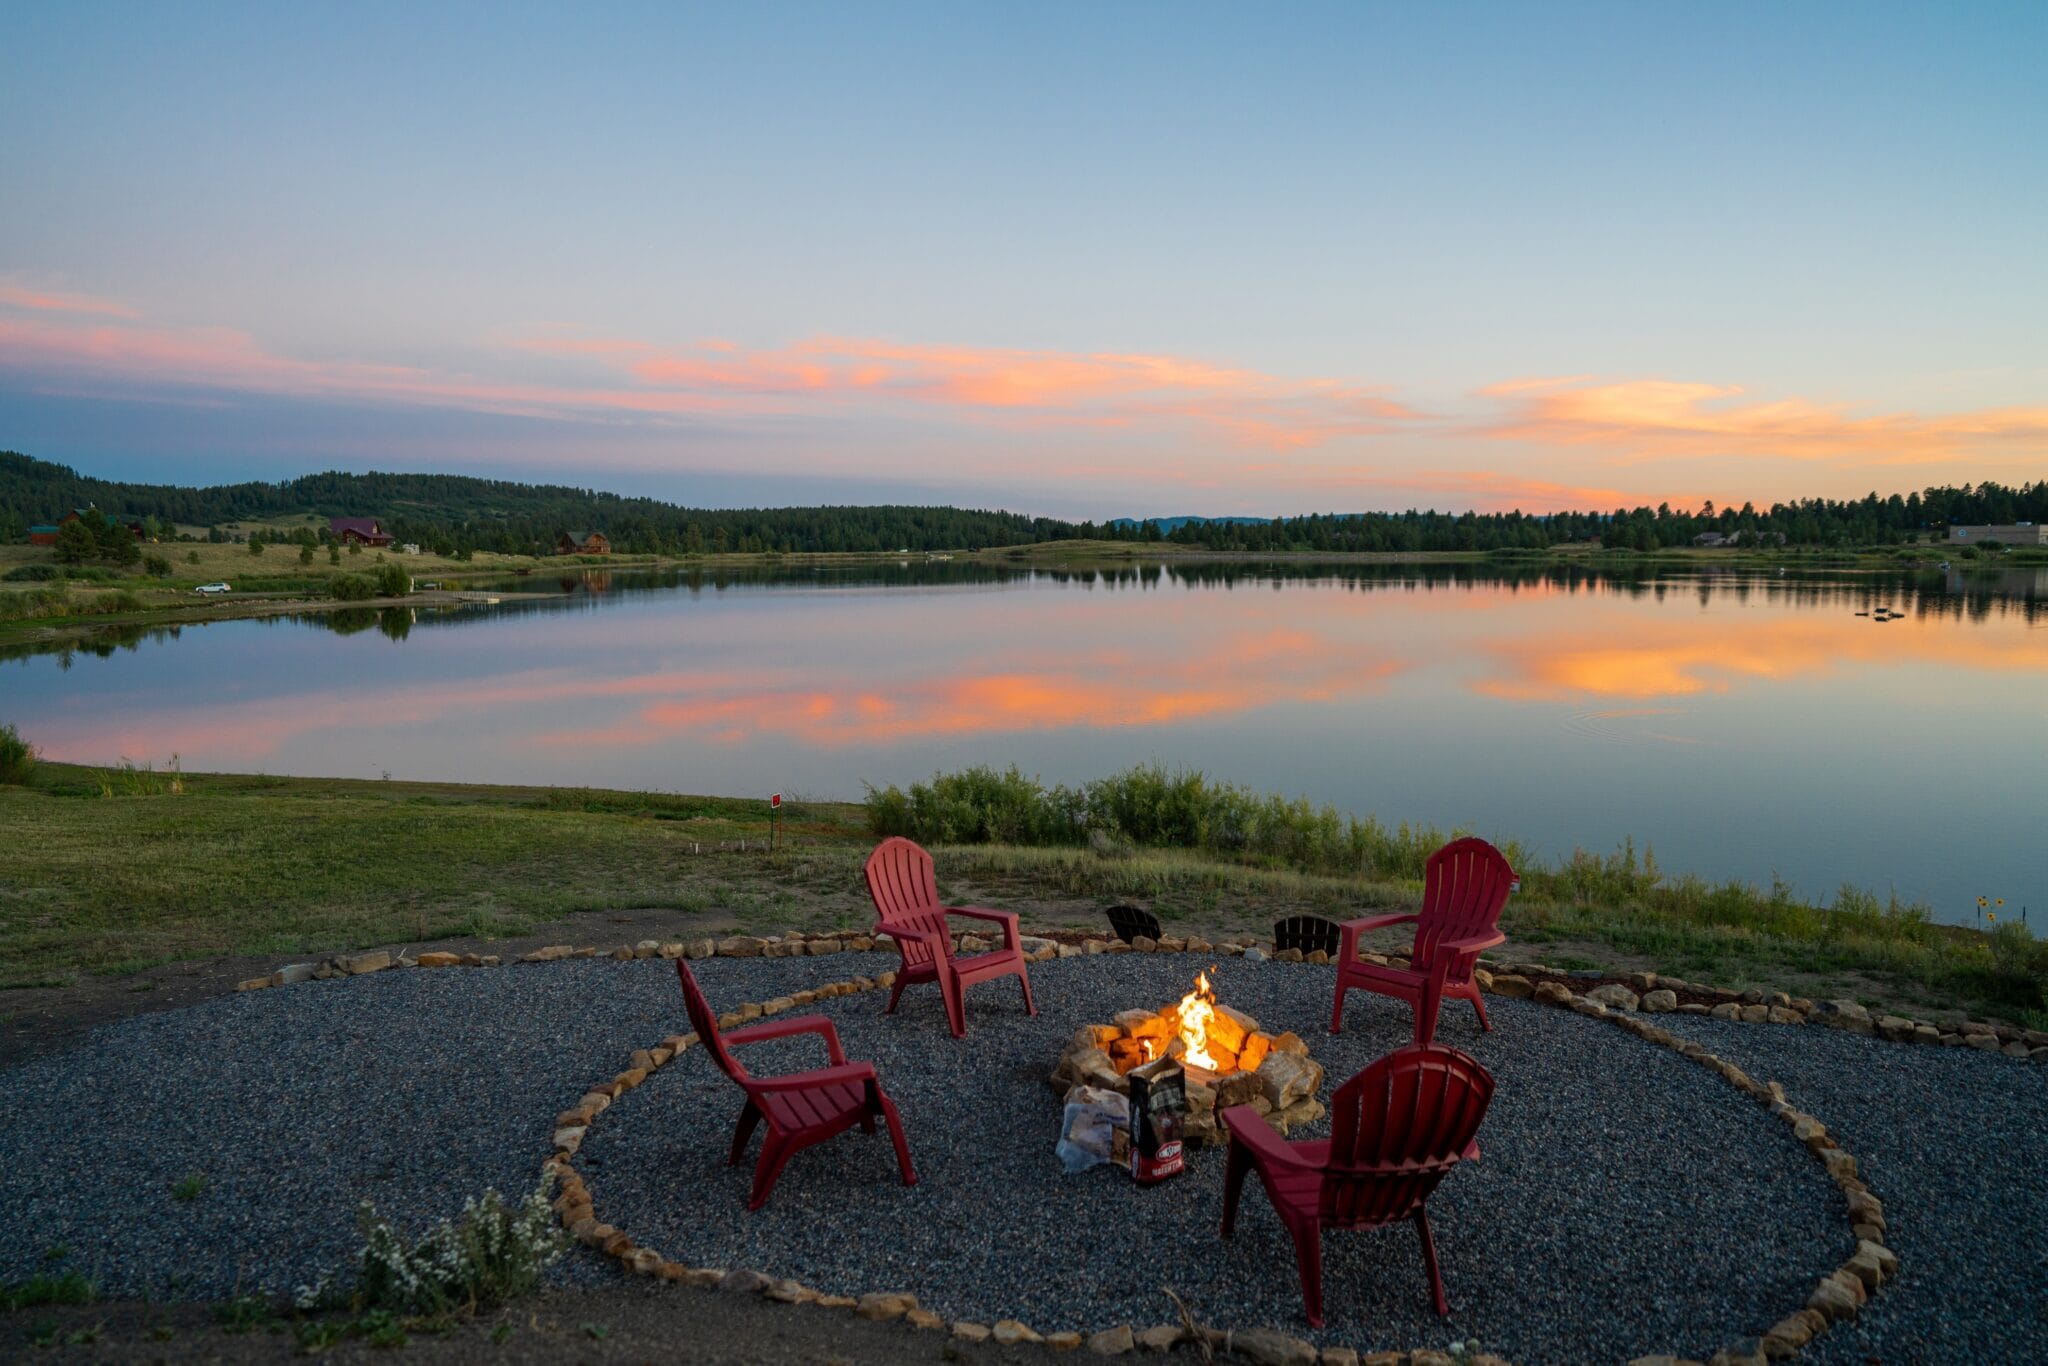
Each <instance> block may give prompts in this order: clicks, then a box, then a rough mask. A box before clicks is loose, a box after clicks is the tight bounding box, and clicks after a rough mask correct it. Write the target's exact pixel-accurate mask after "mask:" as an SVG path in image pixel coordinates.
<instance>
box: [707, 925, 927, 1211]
mask: <svg viewBox="0 0 2048 1366" xmlns="http://www.w3.org/2000/svg"><path fill="white" fill-rule="evenodd" d="M676 975H677V976H678V977H680V978H681V979H682V983H683V1004H684V1006H685V1007H686V1008H688V1010H689V1012H690V1024H691V1025H692V1026H694V1027H695V1029H696V1031H697V1038H698V1040H699V1041H700V1042H701V1043H702V1044H703V1046H704V1047H705V1049H706V1050H707V1051H709V1052H710V1054H711V1060H712V1061H713V1062H715V1063H717V1064H718V1070H719V1071H721V1072H723V1073H725V1075H727V1076H728V1077H731V1078H732V1079H733V1080H734V1081H735V1082H738V1083H739V1086H740V1089H741V1090H743V1091H745V1092H746V1093H747V1103H746V1105H745V1106H744V1107H742V1108H741V1110H740V1120H739V1125H738V1127H737V1128H736V1129H735V1130H734V1131H733V1136H732V1152H731V1153H730V1154H729V1155H728V1156H727V1158H726V1165H727V1166H733V1165H736V1164H737V1163H738V1162H739V1160H740V1155H741V1154H742V1153H744V1152H745V1151H746V1149H747V1140H748V1139H749V1138H751V1137H753V1133H754V1129H755V1126H757V1125H759V1124H760V1123H761V1122H762V1121H763V1120H766V1121H767V1122H768V1136H767V1137H766V1138H764V1139H762V1140H761V1156H760V1158H759V1160H758V1161H756V1162H755V1163H754V1190H753V1194H752V1195H751V1196H750V1197H749V1198H748V1200H747V1208H748V1209H759V1208H761V1206H762V1205H764V1204H766V1203H767V1202H768V1192H769V1191H771V1190H773V1189H774V1187H775V1178H776V1177H778V1176H780V1175H782V1167H783V1164H784V1163H786V1162H788V1161H789V1158H790V1154H792V1153H794V1152H796V1151H798V1150H799V1149H802V1148H808V1147H810V1146H811V1145H812V1144H813V1143H822V1142H824V1141H825V1140H826V1139H828V1138H831V1137H832V1136H833V1135H834V1134H838V1133H841V1132H844V1131H845V1130H847V1129H850V1128H852V1127H853V1126H854V1125H856V1124H858V1125H860V1127H861V1128H862V1129H863V1130H864V1131H866V1132H868V1133H873V1132H874V1131H875V1116H877V1115H880V1116H881V1117H882V1120H883V1122H884V1123H886V1124H887V1125H888V1126H889V1138H890V1140H891V1141H892V1142H894V1143H895V1145H896V1165H897V1167H899V1168H900V1169H901V1170H902V1172H903V1184H904V1185H906V1186H914V1185H916V1184H917V1173H916V1172H914V1171H912V1170H911V1167H910V1146H909V1145H908V1144H907V1143H905V1142H904V1140H903V1121H902V1120H900V1119H898V1118H897V1116H896V1103H895V1102H894V1101H892V1100H890V1099H889V1097H888V1094H887V1093H886V1092H884V1091H883V1090H882V1083H881V1080H880V1079H879V1078H878V1077H876V1075H875V1065H874V1064H873V1063H871V1062H848V1061H847V1060H846V1054H845V1052H844V1051H843V1050H842V1049H841V1048H840V1046H839V1031H838V1030H836V1029H834V1028H833V1027H832V1022H831V1021H830V1020H828V1019H826V1018H825V1017H824V1016H823V1015H797V1016H792V1017H790V1018H788V1019H782V1020H767V1021H764V1022H763V1023H761V1024H757V1025H749V1026H748V1027H747V1028H745V1029H735V1030H734V1031H732V1033H730V1034H721V1033H720V1032H719V1029H718V1013H717V1012H716V1011H714V1010H713V1009H712V1008H711V1004H710V1002H708V1001H706V1000H705V999H704V989H703V988H702V987H700V986H698V985H697V978H696V976H695V975H694V974H693V973H692V972H691V971H690V965H689V964H688V963H686V962H684V961H683V960H682V959H680V958H678V959H676ZM792 1034H817V1035H820V1036H822V1037H823V1038H824V1040H825V1053H826V1056H827V1057H829V1058H830V1059H831V1063H832V1065H831V1066H830V1067H820V1068H814V1069H813V1070H811V1071H808V1072H791V1073H789V1074H787V1075H785V1076H780V1077H757V1076H754V1075H753V1074H751V1073H750V1072H748V1071H747V1069H746V1068H744V1067H742V1066H741V1065H740V1062H739V1059H737V1058H735V1057H733V1055H732V1053H731V1051H730V1050H731V1048H732V1047H733V1046H735V1045H739V1044H750V1043H760V1042H761V1041H762V1040H764V1039H782V1038H788V1037H789V1036H790V1035H792Z"/></svg>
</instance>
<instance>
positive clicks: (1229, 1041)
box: [1047, 967, 1323, 1144]
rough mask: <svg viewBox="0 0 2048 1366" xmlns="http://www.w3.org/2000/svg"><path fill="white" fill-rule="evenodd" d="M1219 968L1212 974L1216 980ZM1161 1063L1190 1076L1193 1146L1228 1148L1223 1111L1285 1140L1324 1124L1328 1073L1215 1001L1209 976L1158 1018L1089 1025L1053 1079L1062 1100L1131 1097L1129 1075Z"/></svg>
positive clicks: (1304, 1052)
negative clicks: (1085, 1092) (1243, 1112)
mask: <svg viewBox="0 0 2048 1366" xmlns="http://www.w3.org/2000/svg"><path fill="white" fill-rule="evenodd" d="M1214 971H1215V969H1214V968H1213V967H1212V968H1211V969H1210V972H1214ZM1159 1058H1172V1059H1174V1060H1175V1061H1177V1062H1178V1063H1179V1064H1180V1065H1181V1067H1182V1068H1183V1069H1184V1070H1185V1071H1186V1073H1187V1101H1188V1112H1187V1119H1186V1123H1185V1126H1184V1132H1183V1137H1184V1138H1185V1140H1186V1141H1187V1142H1189V1143H1195V1144H1211V1143H1221V1142H1223V1141H1224V1139H1225V1137H1226V1136H1225V1135H1224V1133H1223V1131H1222V1130H1221V1129H1220V1128H1219V1127H1218V1125H1217V1123H1216V1111H1217V1110H1218V1108H1219V1107H1220V1108H1223V1109H1228V1108H1229V1107H1230V1106H1233V1105H1249V1106H1251V1107H1252V1108H1253V1109H1255V1110H1257V1111H1258V1112H1259V1113H1260V1114H1262V1115H1264V1116H1265V1117H1266V1119H1267V1120H1268V1121H1269V1122H1270V1123H1271V1124H1272V1125H1273V1127H1274V1128H1276V1129H1278V1130H1279V1131H1280V1132H1281V1133H1283V1134H1284V1133H1286V1132H1287V1131H1288V1130H1289V1129H1291V1128H1293V1127H1295V1126H1296V1125H1299V1124H1307V1123H1310V1122H1311V1121H1314V1120H1318V1119H1321V1118H1322V1117H1323V1104H1322V1102H1321V1101H1320V1100H1317V1099H1316V1096H1317V1093H1318V1092H1320V1091H1321V1090H1322V1086H1323V1069H1322V1065H1321V1064H1319V1063H1317V1062H1316V1061H1315V1060H1314V1059H1313V1058H1311V1057H1309V1055H1308V1045H1307V1044H1305V1043H1303V1042H1302V1041H1301V1038H1300V1036H1298V1035H1296V1034H1293V1033H1285V1034H1279V1035H1273V1034H1268V1033H1266V1032H1265V1031H1264V1030H1262V1029H1260V1028H1259V1022H1258V1021H1257V1020H1255V1019H1253V1018H1252V1017H1251V1016H1249V1015H1247V1014H1245V1013H1244V1012H1243V1011H1241V1010H1233V1009H1232V1008H1231V1007H1229V1006H1227V1005H1223V1004H1221V1003H1220V1002H1218V1001H1217V999H1216V993H1215V991H1214V990H1213V989H1212V988H1211V987H1210V985H1209V977H1208V974H1207V973H1197V974H1195V989H1194V990H1193V991H1190V992H1189V993H1187V995H1185V996H1183V997H1181V998H1180V1000H1179V1001H1178V1002H1176V1003H1174V1004H1172V1005H1167V1006H1162V1007H1160V1008H1159V1009H1158V1010H1142V1009H1140V1010H1126V1011H1123V1012H1121V1013H1120V1014H1118V1015H1117V1017H1116V1023H1115V1024H1100V1025H1084V1026H1082V1027H1081V1028H1080V1029H1078V1030H1076V1031H1075V1032H1074V1036H1073V1038H1072V1040H1071V1041H1069V1043H1068V1044H1067V1048H1066V1051H1065V1052H1064V1053H1062V1054H1061V1055H1060V1061H1059V1065H1058V1066H1057V1067H1056V1068H1054V1069H1053V1072H1052V1075H1051V1076H1050V1077H1049V1078H1048V1079H1047V1080H1048V1081H1049V1082H1050V1083H1051V1085H1052V1088H1053V1090H1055V1091H1057V1092H1058V1093H1059V1094H1060V1095H1061V1096H1066V1095H1067V1093H1068V1092H1069V1091H1071V1090H1072V1089H1073V1088H1075V1087H1077V1086H1092V1087H1096V1088H1099V1089H1102V1090H1108V1091H1116V1092H1120V1093H1121V1094H1123V1095H1126V1096H1128V1095H1129V1094H1130V1082H1129V1080H1128V1077H1127V1074H1128V1073H1129V1072H1130V1070H1131V1069H1132V1068H1134V1067H1139V1066H1142V1065H1144V1064H1145V1063H1148V1062H1153V1061H1156V1060H1157V1059H1159Z"/></svg>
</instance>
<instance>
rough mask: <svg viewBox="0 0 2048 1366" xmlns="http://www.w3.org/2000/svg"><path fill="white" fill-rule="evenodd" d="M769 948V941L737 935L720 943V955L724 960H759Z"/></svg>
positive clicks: (747, 935)
mask: <svg viewBox="0 0 2048 1366" xmlns="http://www.w3.org/2000/svg"><path fill="white" fill-rule="evenodd" d="M767 947H768V945H767V941H765V940H761V939H756V938H754V937H753V936H752V935H750V934H736V935H734V936H733V937H732V938H730V939H721V940H719V941H718V953H719V956H720V957H722V958H759V957H761V955H762V951H763V950H765V949H766V948H767Z"/></svg>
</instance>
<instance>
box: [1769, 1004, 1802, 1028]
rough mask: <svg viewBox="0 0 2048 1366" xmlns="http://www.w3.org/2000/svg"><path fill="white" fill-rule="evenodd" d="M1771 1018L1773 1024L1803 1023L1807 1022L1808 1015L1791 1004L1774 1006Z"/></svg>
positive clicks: (1771, 1009) (1771, 1010)
mask: <svg viewBox="0 0 2048 1366" xmlns="http://www.w3.org/2000/svg"><path fill="white" fill-rule="evenodd" d="M1769 1018H1770V1021H1771V1023H1772V1024H1797V1025H1803V1024H1805V1023H1806V1017H1805V1016H1804V1015H1801V1014H1800V1013H1799V1012H1798V1011H1796V1010H1794V1009H1792V1008H1791V1007H1790V1006H1772V1007H1771V1008H1770V1017H1769Z"/></svg>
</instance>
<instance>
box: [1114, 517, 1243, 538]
mask: <svg viewBox="0 0 2048 1366" xmlns="http://www.w3.org/2000/svg"><path fill="white" fill-rule="evenodd" d="M1278 520H1280V519H1279V518H1276V517H1197V516H1194V515H1192V514H1190V515H1188V516H1184V517H1112V518H1110V519H1109V520H1108V521H1107V522H1105V523H1103V525H1105V526H1113V527H1131V528H1134V529H1135V528H1137V527H1141V526H1144V525H1145V524H1146V523H1148V522H1149V523H1151V524H1152V525H1153V526H1156V527H1158V528H1159V529H1160V530H1161V531H1162V532H1164V533H1166V534H1167V535H1169V536H1171V535H1172V534H1173V533H1174V532H1176V531H1179V530H1180V529H1181V528H1182V527H1184V526H1266V525H1267V524H1269V523H1271V522H1275V521H1278Z"/></svg>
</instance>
